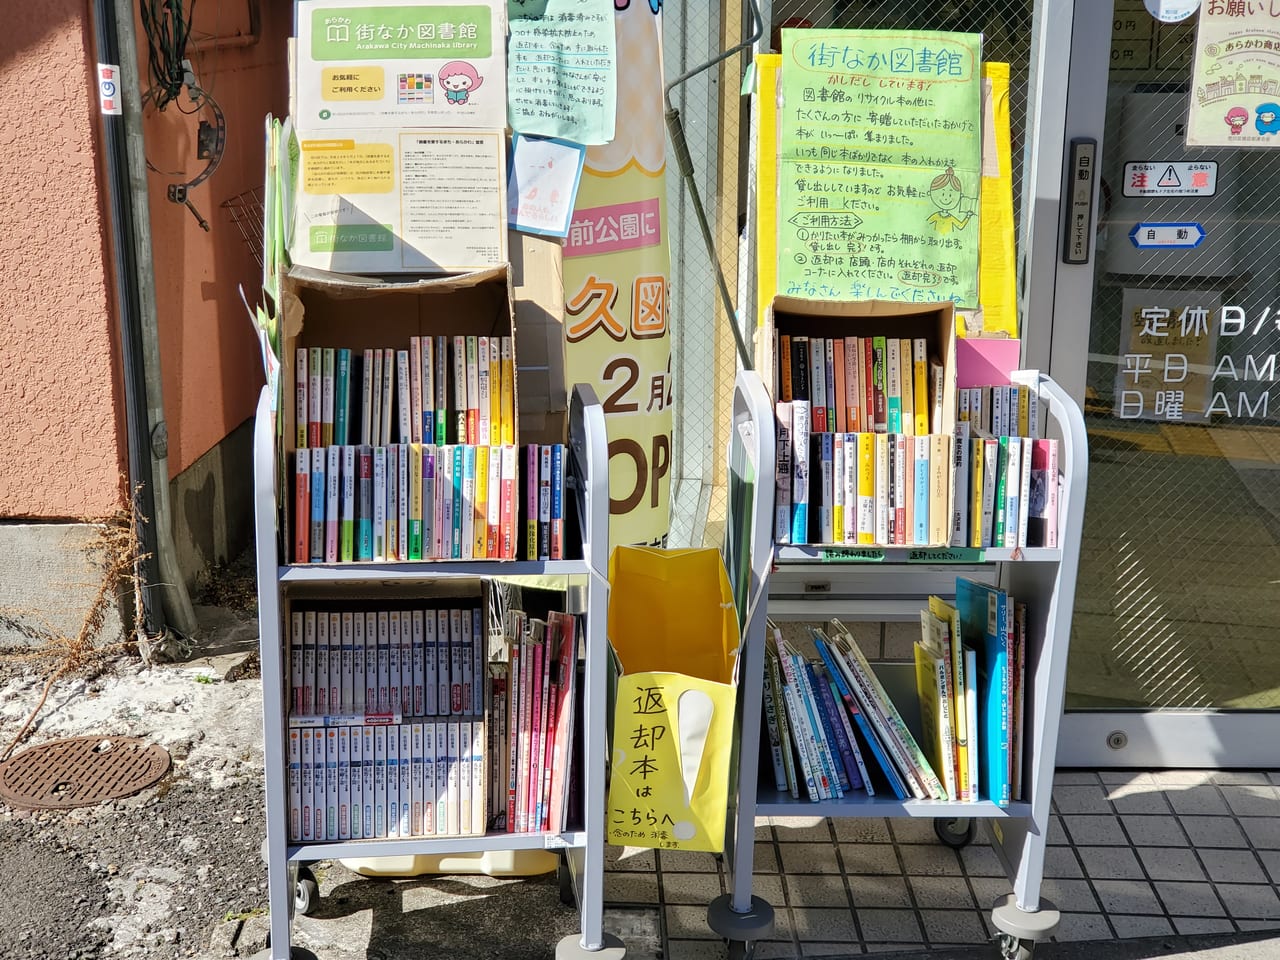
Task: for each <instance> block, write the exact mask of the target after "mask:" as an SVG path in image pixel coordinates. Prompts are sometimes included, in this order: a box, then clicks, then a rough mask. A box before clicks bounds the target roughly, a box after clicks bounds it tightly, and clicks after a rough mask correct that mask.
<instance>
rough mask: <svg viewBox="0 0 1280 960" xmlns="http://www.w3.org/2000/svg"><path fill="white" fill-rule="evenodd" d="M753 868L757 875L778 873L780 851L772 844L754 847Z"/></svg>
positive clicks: (752, 852)
mask: <svg viewBox="0 0 1280 960" xmlns="http://www.w3.org/2000/svg"><path fill="white" fill-rule="evenodd" d="M751 868H752V870H754V871H755V872H756V873H777V872H778V851H777V850H775V849H774V847H773V844H772V843H757V844H755V845H754V846H753V847H752V850H751Z"/></svg>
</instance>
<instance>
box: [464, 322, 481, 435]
mask: <svg viewBox="0 0 1280 960" xmlns="http://www.w3.org/2000/svg"><path fill="white" fill-rule="evenodd" d="M478 339H479V338H477V337H470V336H469V337H466V338H465V347H466V367H467V421H466V423H467V438H466V440H465V441H462V440H459V443H462V442H465V443H468V444H474V443H478V442H479V440H480V368H479V366H478V360H479V351H480V348H479V343H478Z"/></svg>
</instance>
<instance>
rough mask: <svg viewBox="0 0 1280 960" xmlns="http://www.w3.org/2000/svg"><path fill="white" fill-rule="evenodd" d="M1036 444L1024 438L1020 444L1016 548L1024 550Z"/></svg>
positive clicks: (1028, 438)
mask: <svg viewBox="0 0 1280 960" xmlns="http://www.w3.org/2000/svg"><path fill="white" fill-rule="evenodd" d="M1034 443H1035V441H1034V440H1032V439H1031V438H1030V437H1024V438H1022V440H1021V442H1020V443H1019V446H1020V447H1021V448H1022V451H1021V457H1020V459H1019V460H1018V467H1019V471H1018V531H1017V537H1016V539H1015V540H1014V546H1015V547H1018V548H1019V549H1024V550H1025V549H1026V547H1027V518H1028V517H1027V515H1028V511H1029V510H1030V508H1031V502H1030V501H1031V455H1032V444H1034Z"/></svg>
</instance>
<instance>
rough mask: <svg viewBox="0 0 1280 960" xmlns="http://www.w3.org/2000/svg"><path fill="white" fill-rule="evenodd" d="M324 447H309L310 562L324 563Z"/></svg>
mask: <svg viewBox="0 0 1280 960" xmlns="http://www.w3.org/2000/svg"><path fill="white" fill-rule="evenodd" d="M326 459H327V458H326V456H325V448H324V447H313V448H312V449H311V534H310V541H311V562H312V563H324V547H325V543H324V540H325V536H324V534H325V530H324V508H325V499H326V497H325V493H326V484H325V479H326V478H325V461H326Z"/></svg>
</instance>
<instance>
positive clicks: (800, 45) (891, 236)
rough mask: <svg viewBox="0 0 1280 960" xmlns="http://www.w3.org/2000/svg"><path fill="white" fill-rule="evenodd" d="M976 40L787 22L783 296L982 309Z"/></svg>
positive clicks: (781, 132)
mask: <svg viewBox="0 0 1280 960" xmlns="http://www.w3.org/2000/svg"><path fill="white" fill-rule="evenodd" d="M981 61H982V37H981V35H979V34H968V33H917V32H898V31H887V30H885V31H878V30H784V31H783V32H782V105H781V107H780V112H779V129H778V150H779V160H778V163H779V170H778V183H779V186H778V225H779V226H778V231H779V234H778V292H779V293H782V294H786V295H788V296H793V297H804V298H808V299H821V300H827V299H834V300H895V301H899V302H905V303H930V302H936V301H941V300H953V301H955V304H956V306H957V307H961V308H965V309H972V308H974V307H977V306H978V232H979V221H980V217H979V208H978V191H979V184H980V182H981V176H982V80H981Z"/></svg>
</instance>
